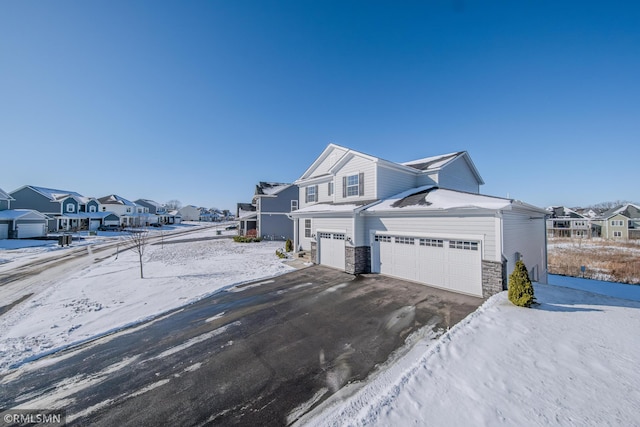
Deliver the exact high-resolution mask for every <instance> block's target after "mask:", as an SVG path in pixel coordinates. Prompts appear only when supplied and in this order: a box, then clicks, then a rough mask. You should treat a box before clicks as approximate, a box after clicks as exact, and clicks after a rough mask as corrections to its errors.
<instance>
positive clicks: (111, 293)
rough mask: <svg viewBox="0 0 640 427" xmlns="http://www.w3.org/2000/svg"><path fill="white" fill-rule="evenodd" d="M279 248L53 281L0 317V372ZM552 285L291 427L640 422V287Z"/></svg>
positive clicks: (259, 275)
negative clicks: (532, 303)
mask: <svg viewBox="0 0 640 427" xmlns="http://www.w3.org/2000/svg"><path fill="white" fill-rule="evenodd" d="M214 232H215V230H207V231H203V232H202V233H201V235H203V236H206V235H211V233H214ZM207 233H209V234H207ZM193 237H195V236H194V235H190V236H189V238H193ZM281 245H282V243H278V242H262V243H260V244H236V243H234V242H232V241H230V240H228V239H224V240H207V241H199V242H189V243H174V244H169V243H166V244H165V245H164V246H160V245H154V246H150V247H149V250H148V254H147V258H146V259H147V261H146V263H145V275H146V277H147V278H145V279H140V278H139V270H138V264H137V260H136V254H134V253H133V252H130V251H129V252H121V253H120V254H119V256H118V257H117V258H116V257H115V256H111V257H109V258H107V259H106V260H104V261H102V262H100V263H96V264H90V266H89V267H87V268H85V269H83V270H80V271H76V272H75V273H73V274H71V275H69V276H68V277H67V276H65V277H62V278H56V279H55V280H54V279H52V280H51V283H49V284H48V286H46V287H43V289H42V291H40V292H38V293H36V294H35V295H33V296H32V297H31V298H29V299H28V300H26V301H24V302H22V303H21V304H19V305H17V306H16V307H14V308H12V309H11V310H9V311H8V312H7V313H5V314H4V315H2V316H0V373H6V372H8V371H10V370H11V368H10V366H11V365H14V364H19V363H21V362H23V361H25V360H28V359H29V358H35V357H37V356H39V355H42V354H46V353H48V352H51V351H54V350H55V349H59V348H64V347H65V346H69V345H72V344H74V343H79V342H83V341H86V340H90V339H92V338H94V337H97V336H101V335H103V334H105V333H107V332H108V331H112V330H116V329H119V328H122V327H124V326H126V325H132V324H136V323H139V322H141V321H143V320H144V319H148V318H149V317H152V316H155V315H158V314H160V313H162V312H165V311H167V310H170V309H173V308H176V307H179V306H182V305H184V304H187V303H189V302H191V301H195V300H197V299H200V298H202V297H204V296H206V295H210V294H211V293H213V292H215V291H216V290H219V289H221V288H224V287H230V286H233V285H236V284H239V283H243V282H247V281H253V280H259V279H263V278H266V277H271V276H274V275H278V274H281V273H283V272H286V271H288V270H290V269H291V268H290V267H289V266H287V265H286V264H283V263H282V261H281V260H280V259H278V258H277V257H276V256H275V250H276V249H277V248H278V247H280V246H281ZM26 250H27V249H25V251H26ZM88 256H91V255H90V252H89V251H88ZM0 258H2V256H1V255H0ZM7 265H8V264H5V265H4V266H3V267H6V266H7ZM550 282H551V283H552V284H553V285H541V284H536V285H535V291H536V298H537V300H538V302H539V305H537V306H536V307H534V308H531V309H524V308H518V307H515V306H513V305H512V304H511V303H510V302H509V301H508V300H507V298H506V293H505V292H502V293H500V294H498V295H496V296H494V297H492V298H490V299H489V300H488V301H486V302H485V303H484V304H483V306H482V307H480V308H479V309H478V310H477V311H476V312H474V313H473V314H471V315H470V316H468V317H467V318H466V319H464V320H463V321H462V322H460V323H459V324H457V325H456V326H454V327H453V328H452V329H451V330H449V331H447V332H446V333H444V335H442V336H441V337H440V338H438V339H433V338H429V337H428V336H427V337H426V338H422V339H417V338H416V339H415V340H417V341H412V342H411V345H412V347H411V349H410V350H409V351H408V352H405V353H399V354H404V355H403V356H401V357H400V356H399V358H397V359H394V360H391V361H389V363H388V364H387V365H386V366H384V367H381V368H380V369H379V370H378V371H377V372H376V373H375V374H373V375H372V376H371V378H369V379H368V381H366V382H365V383H364V384H352V385H348V386H347V387H345V388H343V389H341V390H339V391H338V393H337V394H335V395H334V396H332V397H331V398H330V399H329V400H327V401H325V402H323V404H321V405H320V406H319V407H318V408H316V409H315V410H314V411H313V412H312V413H310V414H308V415H307V416H305V417H303V419H302V420H301V421H300V422H299V423H298V424H300V425H311V426H325V425H333V426H363V425H376V426H406V425H430V426H470V425H472V426H475V425H488V426H494V425H505V426H513V425H518V426H521V425H527V426H528V425H558V426H566V425H581V426H582V425H593V426H596V425H597V426H600V425H621V426H632V425H640V421H638V420H639V418H638V414H640V388H639V387H638V384H640V370H639V369H638V366H637V364H638V361H639V360H640V340H638V339H637V335H638V331H640V287H638V286H629V285H621V284H615V283H608V282H598V281H594V280H583V279H577V278H567V277H561V276H550ZM554 285H555V286H554ZM581 289H587V290H589V291H590V292H584V291H583V290H581ZM1 294H2V289H1V287H0V296H1ZM607 295H613V296H615V297H617V298H613V297H611V296H607ZM311 406H312V405H311V404H309V405H308V406H306V407H311ZM294 412H295V411H294ZM298 413H299V412H298Z"/></svg>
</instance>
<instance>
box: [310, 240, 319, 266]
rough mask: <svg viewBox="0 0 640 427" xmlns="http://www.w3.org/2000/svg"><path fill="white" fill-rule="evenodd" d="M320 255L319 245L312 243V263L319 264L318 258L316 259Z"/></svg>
mask: <svg viewBox="0 0 640 427" xmlns="http://www.w3.org/2000/svg"><path fill="white" fill-rule="evenodd" d="M317 253H318V243H316V242H311V262H312V263H314V264H317V263H318V258H317V257H316V255H317Z"/></svg>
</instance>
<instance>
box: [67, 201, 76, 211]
mask: <svg viewBox="0 0 640 427" xmlns="http://www.w3.org/2000/svg"><path fill="white" fill-rule="evenodd" d="M74 211H75V206H74V205H73V203H69V204H67V212H74Z"/></svg>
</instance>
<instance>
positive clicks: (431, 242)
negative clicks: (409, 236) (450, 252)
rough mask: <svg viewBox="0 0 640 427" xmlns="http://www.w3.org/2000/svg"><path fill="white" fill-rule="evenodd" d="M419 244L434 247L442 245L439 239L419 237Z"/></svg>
mask: <svg viewBox="0 0 640 427" xmlns="http://www.w3.org/2000/svg"><path fill="white" fill-rule="evenodd" d="M420 246H432V247H434V248H441V247H443V242H442V240H440V239H420Z"/></svg>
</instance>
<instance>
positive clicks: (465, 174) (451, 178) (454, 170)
mask: <svg viewBox="0 0 640 427" xmlns="http://www.w3.org/2000/svg"><path fill="white" fill-rule="evenodd" d="M439 175H440V176H439V179H438V180H439V183H438V185H439V186H440V188H449V189H451V190H459V191H467V192H469V193H478V192H479V191H480V185H479V184H478V180H477V179H476V177H475V175H474V174H473V172H471V169H469V165H468V164H467V161H466V160H465V159H464V158H463V157H458V158H457V159H455V160H454V161H452V162H451V163H449V164H448V165H447V166H446V167H445V168H444V169H442V170H441V171H440V173H439Z"/></svg>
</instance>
